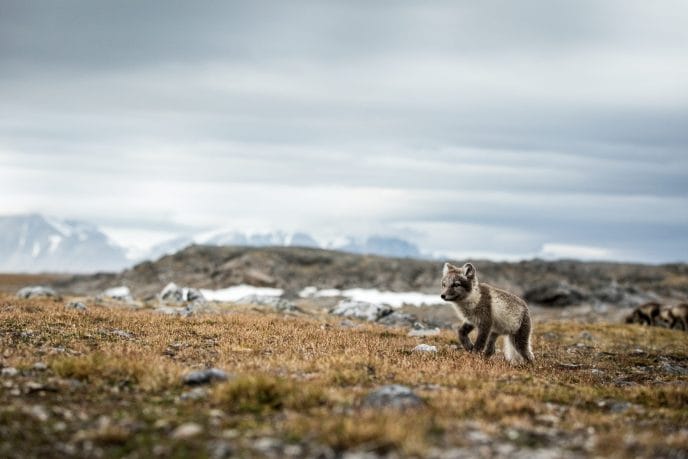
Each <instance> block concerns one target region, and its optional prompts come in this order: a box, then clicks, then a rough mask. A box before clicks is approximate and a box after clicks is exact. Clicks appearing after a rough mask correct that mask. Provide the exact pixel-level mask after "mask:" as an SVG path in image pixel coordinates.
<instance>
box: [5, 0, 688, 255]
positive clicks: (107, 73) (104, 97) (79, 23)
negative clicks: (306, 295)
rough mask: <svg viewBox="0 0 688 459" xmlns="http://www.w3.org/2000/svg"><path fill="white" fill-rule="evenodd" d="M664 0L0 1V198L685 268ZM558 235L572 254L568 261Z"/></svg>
mask: <svg viewBox="0 0 688 459" xmlns="http://www.w3.org/2000/svg"><path fill="white" fill-rule="evenodd" d="M686 23H688V8H687V7H686V6H685V3H683V2H660V3H647V2H585V1H584V2H580V1H577V2H555V3H553V2H536V1H526V2H518V3H513V2H505V1H494V2H481V3H479V4H478V3H475V2H433V3H432V4H426V3H422V2H411V1H409V2H403V1H402V2H394V3H387V2H379V3H378V2H350V1H349V2H325V3H323V2H315V1H313V2H307V1H304V2H289V3H284V2H262V1H257V2H247V3H243V4H237V3H235V2H231V3H227V2H202V3H201V4H199V3H195V4H193V5H191V4H189V3H188V2H166V3H165V6H164V8H163V7H162V6H161V4H160V3H159V2H139V1H137V2H133V1H132V2H127V1H121V2H115V3H94V2H87V1H66V2H59V3H55V2H49V1H46V2H31V3H29V2H23V1H6V2H3V6H2V14H0V192H1V193H0V212H2V213H16V212H26V211H40V212H48V213H53V214H57V215H62V216H70V217H79V218H84V219H89V220H93V221H95V222H96V223H98V224H100V225H103V226H105V227H106V228H108V229H110V230H111V232H112V233H113V235H115V236H119V237H120V238H121V239H126V240H127V241H129V240H134V242H139V243H140V244H147V243H150V242H153V241H154V240H156V239H160V238H163V237H166V236H172V235H176V234H179V233H190V232H195V231H199V230H203V229H208V228H213V227H217V226H230V227H231V226H234V227H240V228H246V227H251V228H258V229H260V228H285V229H302V230H307V231H310V232H313V233H315V234H316V235H319V234H321V235H324V236H327V235H334V234H337V233H341V232H345V233H352V234H364V233H376V232H377V233H393V234H398V235H403V236H405V237H408V238H410V239H412V240H413V241H414V242H416V243H418V244H419V245H421V246H422V247H423V248H425V249H426V250H428V251H433V252H443V253H454V254H457V255H458V256H468V255H476V256H478V255H489V256H497V257H505V258H508V257H519V256H531V255H533V254H538V253H544V254H548V253H552V251H553V250H554V251H557V250H559V252H560V253H562V254H565V255H567V256H575V253H579V254H580V255H581V256H585V257H592V258H599V257H601V258H616V259H634V260H645V261H669V260H686V257H687V255H686V254H688V236H687V235H686V234H688V231H686V230H687V229H688V185H687V183H688V180H687V179H688V156H686V151H687V147H688V129H686V120H688V84H687V83H686V81H688V57H686V56H687V54H686V53H685V46H686V43H688V31H686V28H685V27H684V25H685V24H686ZM576 247H578V248H579V249H578V252H576Z"/></svg>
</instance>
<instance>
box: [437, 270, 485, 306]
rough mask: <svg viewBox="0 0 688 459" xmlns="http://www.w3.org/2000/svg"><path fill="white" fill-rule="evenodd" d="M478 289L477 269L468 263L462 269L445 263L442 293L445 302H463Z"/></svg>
mask: <svg viewBox="0 0 688 459" xmlns="http://www.w3.org/2000/svg"><path fill="white" fill-rule="evenodd" d="M476 288H478V276H477V275H476V272H475V267H474V266H473V265H472V264H470V263H466V264H465V265H463V266H462V267H460V268H459V267H458V266H454V265H452V264H450V263H445V264H444V268H443V269H442V293H441V294H440V297H441V298H442V299H443V300H445V301H461V300H463V299H465V298H466V297H468V295H470V294H471V292H472V291H473V290H474V289H476Z"/></svg>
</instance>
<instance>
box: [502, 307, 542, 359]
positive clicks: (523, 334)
mask: <svg viewBox="0 0 688 459" xmlns="http://www.w3.org/2000/svg"><path fill="white" fill-rule="evenodd" d="M530 331H531V324H530V316H529V315H528V313H527V312H526V313H525V314H524V316H523V321H522V323H521V326H520V327H519V329H518V330H516V333H514V334H513V335H509V336H508V337H507V339H506V340H505V345H504V355H505V357H506V358H507V360H509V361H517V362H518V361H521V360H523V361H526V362H528V363H533V360H535V356H534V355H533V351H532V349H531V347H530Z"/></svg>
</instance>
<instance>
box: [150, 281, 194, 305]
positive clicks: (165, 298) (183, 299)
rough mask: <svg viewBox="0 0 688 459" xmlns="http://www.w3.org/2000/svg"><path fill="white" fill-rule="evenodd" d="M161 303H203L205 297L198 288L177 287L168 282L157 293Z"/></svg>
mask: <svg viewBox="0 0 688 459" xmlns="http://www.w3.org/2000/svg"><path fill="white" fill-rule="evenodd" d="M158 297H159V298H160V301H162V302H163V303H193V302H201V303H205V297H204V296H203V294H202V293H201V291H200V290H198V289H195V288H190V287H179V286H177V284H175V283H174V282H170V283H169V284H167V285H166V286H165V288H164V289H162V291H161V292H160V295H158Z"/></svg>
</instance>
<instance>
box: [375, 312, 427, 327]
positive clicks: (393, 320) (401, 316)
mask: <svg viewBox="0 0 688 459" xmlns="http://www.w3.org/2000/svg"><path fill="white" fill-rule="evenodd" d="M417 320H418V319H417V318H416V316H414V315H412V314H406V313H405V312H399V311H392V312H391V313H390V314H385V315H383V316H382V317H381V318H379V319H378V320H377V322H378V323H380V324H382V325H387V326H390V327H410V326H413V324H414V323H415V322H416V321H417Z"/></svg>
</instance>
